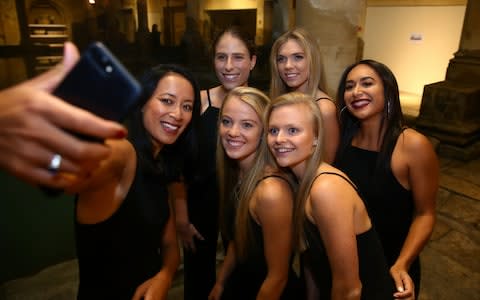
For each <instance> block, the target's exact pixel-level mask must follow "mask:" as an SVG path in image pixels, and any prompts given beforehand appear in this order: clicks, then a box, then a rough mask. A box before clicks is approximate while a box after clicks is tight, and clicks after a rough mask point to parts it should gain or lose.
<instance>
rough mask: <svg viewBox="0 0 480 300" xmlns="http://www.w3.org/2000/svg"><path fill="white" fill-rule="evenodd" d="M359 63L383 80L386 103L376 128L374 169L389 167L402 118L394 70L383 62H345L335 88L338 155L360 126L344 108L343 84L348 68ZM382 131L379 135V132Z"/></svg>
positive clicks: (348, 143) (401, 128)
mask: <svg viewBox="0 0 480 300" xmlns="http://www.w3.org/2000/svg"><path fill="white" fill-rule="evenodd" d="M358 65H366V66H369V67H370V68H372V69H373V70H374V71H375V73H377V75H378V76H379V77H380V79H381V80H382V84H383V93H384V98H385V104H384V107H383V119H382V122H381V125H380V128H379V129H378V130H379V141H378V143H380V152H379V155H378V159H377V171H380V170H383V171H388V170H389V168H390V160H391V156H392V152H393V149H394V148H395V144H396V142H397V139H398V137H399V135H400V134H401V132H402V130H403V129H404V128H405V120H404V118H403V114H402V108H401V106H400V94H399V90H398V84H397V80H396V79H395V75H394V74H393V72H392V71H391V70H390V69H389V68H388V67H387V66H386V65H384V64H382V63H380V62H378V61H375V60H371V59H366V60H361V61H359V62H357V63H354V64H352V65H350V66H348V67H347V68H346V69H345V71H344V72H343V74H342V77H341V78H340V83H339V86H338V92H337V106H338V111H339V114H340V116H339V120H340V146H339V148H338V151H337V158H339V157H341V156H342V152H343V151H344V150H345V148H346V147H348V145H350V144H351V142H352V138H353V137H354V136H355V134H356V133H357V131H358V129H359V126H360V125H359V121H358V119H357V118H355V117H354V116H353V115H352V114H351V113H350V112H349V111H348V109H346V105H345V97H344V95H345V85H346V79H347V76H348V74H349V73H350V71H352V69H353V68H355V67H356V66H358ZM382 132H384V134H383V135H382V134H381V133H382Z"/></svg>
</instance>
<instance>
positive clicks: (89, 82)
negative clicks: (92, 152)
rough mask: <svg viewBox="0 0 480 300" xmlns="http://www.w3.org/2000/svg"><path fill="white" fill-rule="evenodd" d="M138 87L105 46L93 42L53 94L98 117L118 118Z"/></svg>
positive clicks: (132, 104) (130, 106)
mask: <svg viewBox="0 0 480 300" xmlns="http://www.w3.org/2000/svg"><path fill="white" fill-rule="evenodd" d="M141 91H142V88H141V85H140V84H139V83H138V81H137V80H136V79H135V78H134V77H133V76H132V75H131V74H130V73H129V72H128V70H127V69H126V68H125V67H124V66H123V65H122V64H121V63H120V61H119V60H118V59H117V58H116V57H115V56H114V55H113V54H112V53H111V52H110V51H109V50H108V49H107V47H106V46H105V45H104V44H102V43H101V42H94V43H92V44H90V45H89V46H88V48H87V49H86V50H85V51H84V52H83V53H82V56H81V57H80V60H79V61H78V62H77V64H76V65H75V66H74V67H73V69H72V70H71V71H70V72H69V73H68V74H67V76H66V77H65V78H64V79H63V81H62V82H61V83H60V85H59V86H58V87H57V88H56V89H55V90H54V91H53V94H54V95H55V96H57V97H59V98H62V99H63V100H65V101H67V102H68V103H70V104H72V105H75V106H78V107H80V108H83V109H85V110H88V111H90V112H92V113H94V114H95V115H97V116H99V117H102V118H104V119H108V120H112V121H117V122H122V121H123V120H124V119H125V117H126V116H127V115H128V113H129V112H130V111H131V110H132V109H133V108H134V107H135V105H136V104H137V100H138V99H139V97H140V95H141ZM76 135H77V136H78V134H76ZM81 137H82V138H84V139H88V140H92V139H93V138H91V137H86V136H81ZM93 140H94V139H93Z"/></svg>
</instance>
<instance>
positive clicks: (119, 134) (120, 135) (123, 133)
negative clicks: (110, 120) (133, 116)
mask: <svg viewBox="0 0 480 300" xmlns="http://www.w3.org/2000/svg"><path fill="white" fill-rule="evenodd" d="M115 136H116V137H117V138H119V139H123V138H124V137H126V136H127V131H126V130H125V129H123V130H119V131H117V134H116V135H115Z"/></svg>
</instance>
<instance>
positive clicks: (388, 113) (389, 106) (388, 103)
mask: <svg viewBox="0 0 480 300" xmlns="http://www.w3.org/2000/svg"><path fill="white" fill-rule="evenodd" d="M391 103H392V101H390V100H387V118H390V112H391V110H392V108H391V106H392V105H391Z"/></svg>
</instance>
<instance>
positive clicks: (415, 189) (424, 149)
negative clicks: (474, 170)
mask: <svg viewBox="0 0 480 300" xmlns="http://www.w3.org/2000/svg"><path fill="white" fill-rule="evenodd" d="M402 146H403V151H402V153H404V154H402V155H404V157H405V158H406V161H407V164H408V182H409V184H410V187H411V190H412V193H413V201H414V206H415V207H414V209H415V210H414V216H413V221H412V224H411V226H410V230H409V232H408V235H407V238H406V240H405V243H404V244H403V247H402V250H401V251H400V255H399V257H398V258H397V260H396V262H395V263H394V265H393V266H392V267H391V269H390V273H391V274H392V277H393V278H394V280H395V283H396V286H397V290H398V291H399V293H396V294H395V296H396V297H398V298H408V297H409V296H410V293H409V292H411V293H412V294H413V288H414V287H413V283H411V279H410V277H409V276H408V269H409V268H410V265H411V264H412V262H413V261H414V260H415V259H416V258H417V257H418V255H419V254H420V252H421V251H422V250H423V248H424V247H425V245H426V244H427V242H428V240H429V238H430V236H431V234H432V231H433V226H434V225H435V205H436V204H435V203H436V196H437V191H438V181H439V178H438V177H439V172H440V171H439V164H438V159H437V156H436V154H435V151H434V150H433V147H432V145H431V143H430V141H428V139H427V138H425V137H424V136H423V135H421V134H419V133H417V132H415V131H413V130H407V131H405V132H404V144H403V145H402ZM408 285H412V287H409V286H408ZM402 291H404V292H403V293H402Z"/></svg>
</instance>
